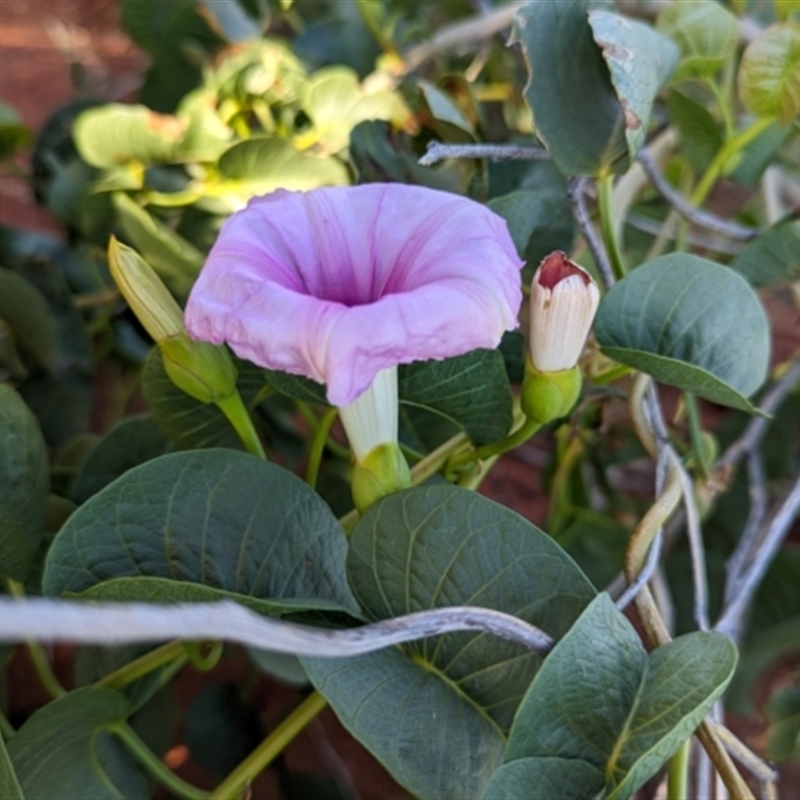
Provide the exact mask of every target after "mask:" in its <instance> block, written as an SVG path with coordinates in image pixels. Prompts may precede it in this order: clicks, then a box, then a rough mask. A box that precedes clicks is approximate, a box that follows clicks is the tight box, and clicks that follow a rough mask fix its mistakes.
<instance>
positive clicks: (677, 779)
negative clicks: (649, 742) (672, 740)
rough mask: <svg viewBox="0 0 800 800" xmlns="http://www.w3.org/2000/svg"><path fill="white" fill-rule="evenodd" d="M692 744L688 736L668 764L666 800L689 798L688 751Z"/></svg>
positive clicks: (684, 799)
mask: <svg viewBox="0 0 800 800" xmlns="http://www.w3.org/2000/svg"><path fill="white" fill-rule="evenodd" d="M691 744H692V737H691V736H690V737H689V738H688V739H687V740H686V741H685V742H684V743H683V744H682V745H681V746H680V749H679V750H678V752H677V753H675V755H674V756H672V759H671V760H670V762H669V777H668V778H667V800H686V798H687V797H688V796H689V751H690V747H691Z"/></svg>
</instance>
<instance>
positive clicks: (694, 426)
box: [683, 392, 711, 476]
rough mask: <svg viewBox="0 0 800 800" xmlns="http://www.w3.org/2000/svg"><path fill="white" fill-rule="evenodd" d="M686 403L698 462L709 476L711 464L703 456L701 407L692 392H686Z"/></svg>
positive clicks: (690, 433)
mask: <svg viewBox="0 0 800 800" xmlns="http://www.w3.org/2000/svg"><path fill="white" fill-rule="evenodd" d="M683 400H684V403H685V404H686V416H687V418H688V420H689V436H690V437H691V440H692V449H693V450H694V454H695V457H696V458H697V463H698V464H700V467H701V468H702V470H703V474H704V475H705V476H708V473H709V470H710V469H711V464H708V463H706V461H705V460H704V458H703V454H704V452H705V448H704V447H703V424H702V422H701V420H700V409H699V408H698V407H697V398H696V397H695V396H694V395H693V394H692V393H691V392H684V395H683Z"/></svg>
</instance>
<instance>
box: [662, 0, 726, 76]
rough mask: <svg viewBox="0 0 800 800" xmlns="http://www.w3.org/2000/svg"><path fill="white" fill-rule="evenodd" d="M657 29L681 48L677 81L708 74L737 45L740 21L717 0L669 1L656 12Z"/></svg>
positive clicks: (714, 71) (715, 70)
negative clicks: (658, 12) (663, 7)
mask: <svg viewBox="0 0 800 800" xmlns="http://www.w3.org/2000/svg"><path fill="white" fill-rule="evenodd" d="M656 30H658V31H659V32H661V33H663V34H664V35H665V36H669V38H670V39H672V40H673V41H674V42H676V43H677V45H678V47H679V48H680V51H681V61H680V65H679V66H678V69H677V70H676V72H675V76H674V78H675V80H676V81H677V80H690V79H692V78H706V77H711V76H712V75H714V73H716V72H718V71H719V70H720V69H722V67H723V66H725V64H726V63H727V61H728V59H729V58H731V57H732V56H733V54H734V53H735V52H736V48H737V47H738V45H739V21H738V20H737V19H736V17H735V16H734V15H733V14H731V12H730V11H728V10H727V9H726V8H725V7H724V6H722V5H721V4H720V3H717V2H716V0H693V2H691V3H670V4H669V5H668V6H667V7H666V8H665V9H664V10H663V11H662V12H661V13H660V14H659V15H658V20H657V22H656Z"/></svg>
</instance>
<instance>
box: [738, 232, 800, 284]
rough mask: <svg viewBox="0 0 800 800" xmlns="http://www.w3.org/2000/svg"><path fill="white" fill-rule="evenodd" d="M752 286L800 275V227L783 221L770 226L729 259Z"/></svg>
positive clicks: (790, 279)
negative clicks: (731, 259)
mask: <svg viewBox="0 0 800 800" xmlns="http://www.w3.org/2000/svg"><path fill="white" fill-rule="evenodd" d="M730 268H731V269H732V270H734V272H738V273H739V274H740V275H741V276H742V277H743V278H745V279H746V280H747V281H748V283H750V284H752V285H753V286H758V287H760V286H770V285H772V284H773V283H779V282H781V281H796V280H797V279H798V278H800V227H799V226H798V224H797V223H796V222H784V223H782V224H780V225H776V226H775V227H774V228H770V229H769V230H768V231H766V232H765V233H763V234H762V235H761V236H759V237H758V238H757V239H755V240H754V241H752V242H750V244H748V245H747V247H745V248H744V250H742V252H741V253H739V255H738V256H736V258H734V259H733V261H732V262H731V263H730Z"/></svg>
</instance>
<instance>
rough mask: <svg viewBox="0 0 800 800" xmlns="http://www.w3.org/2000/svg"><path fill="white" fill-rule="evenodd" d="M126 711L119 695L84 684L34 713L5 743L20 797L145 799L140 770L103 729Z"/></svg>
mask: <svg viewBox="0 0 800 800" xmlns="http://www.w3.org/2000/svg"><path fill="white" fill-rule="evenodd" d="M131 710H132V709H131V704H130V702H129V700H128V699H127V698H126V697H125V695H123V694H120V693H119V692H115V691H113V690H112V689H105V688H95V687H87V688H84V689H76V690H75V691H72V692H70V693H69V694H67V695H65V696H64V697H59V698H58V699H57V700H54V701H53V702H52V703H49V704H48V705H46V706H44V708H41V709H39V711H36V712H35V713H34V714H33V715H32V716H31V717H30V718H29V719H28V720H27V721H26V722H25V724H24V725H23V726H22V727H21V728H20V729H19V730H18V731H17V732H16V734H14V736H13V737H12V738H11V741H9V743H8V755H9V757H10V758H11V762H12V764H13V765H14V769H15V771H16V774H17V778H18V779H19V783H20V786H21V787H22V791H23V795H24V796H25V797H27V798H31V799H32V798H36V800H61V798H65V797H87V798H88V797H102V798H108V800H112V798H115V799H117V798H118V800H136V799H137V798H141V800H145V798H147V797H149V792H148V790H147V779H146V777H145V775H144V773H143V772H142V771H141V770H140V769H139V767H138V766H137V765H136V763H135V762H134V761H133V758H132V757H131V756H130V755H129V753H128V751H127V750H126V749H125V748H124V747H123V745H122V744H121V743H120V742H119V741H118V740H117V739H115V738H114V737H113V735H112V734H111V733H110V732H109V731H110V729H112V728H113V727H114V726H115V725H119V724H120V723H122V722H123V721H124V720H125V718H126V717H127V716H128V714H130V713H131ZM3 796H4V797H5V795H3Z"/></svg>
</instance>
